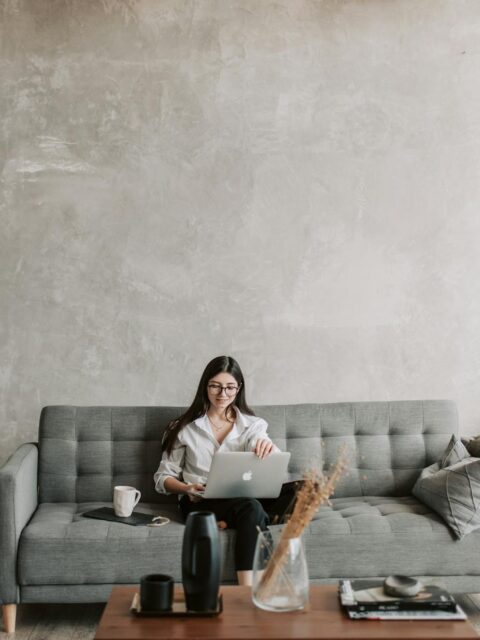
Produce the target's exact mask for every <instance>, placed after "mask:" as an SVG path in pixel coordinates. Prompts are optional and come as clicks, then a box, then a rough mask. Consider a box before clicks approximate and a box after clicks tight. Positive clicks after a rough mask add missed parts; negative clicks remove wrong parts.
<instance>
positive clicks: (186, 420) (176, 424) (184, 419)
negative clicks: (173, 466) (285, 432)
mask: <svg viewBox="0 0 480 640" xmlns="http://www.w3.org/2000/svg"><path fill="white" fill-rule="evenodd" d="M219 373H229V374H230V375H231V376H233V377H234V378H235V380H236V381H237V383H238V393H237V395H236V396H235V397H234V399H233V401H232V403H231V404H229V405H228V407H227V409H226V414H229V413H230V411H231V409H232V406H235V407H237V408H238V409H239V410H240V411H241V412H242V413H246V414H247V415H250V416H254V415H255V414H254V412H253V411H252V410H251V409H250V407H249V406H248V404H247V401H246V399H245V379H244V377H243V373H242V370H241V369H240V365H239V364H238V362H237V361H236V360H235V359H234V358H231V357H230V356H218V357H217V358H214V359H213V360H210V362H209V363H208V364H207V366H206V367H205V370H204V372H203V373H202V377H201V378H200V382H199V383H198V389H197V393H196V394H195V398H194V399H193V402H192V404H191V405H190V406H189V408H188V409H187V410H186V411H185V413H183V414H182V415H181V416H180V417H179V418H177V419H176V420H172V422H170V424H169V425H168V426H167V429H166V431H165V435H164V437H163V443H162V451H166V453H167V454H168V455H170V454H171V453H172V450H173V445H174V444H175V440H176V439H177V436H178V434H179V433H180V431H181V430H182V429H183V427H185V426H186V425H187V424H190V422H193V421H194V420H196V419H197V418H200V416H203V414H205V413H206V412H207V411H208V409H209V407H210V401H209V399H208V393H207V385H208V383H209V381H210V380H211V379H212V378H214V377H215V376H216V375H217V374H219Z"/></svg>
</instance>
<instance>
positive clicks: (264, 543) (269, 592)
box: [252, 531, 309, 611]
mask: <svg viewBox="0 0 480 640" xmlns="http://www.w3.org/2000/svg"><path fill="white" fill-rule="evenodd" d="M308 592H309V582H308V569H307V562H306V559H305V551H304V548H303V541H302V538H301V537H299V538H287V539H285V538H283V539H282V537H281V535H280V533H278V534H272V532H270V531H262V532H260V533H259V534H258V538H257V544H256V547H255V556H254V559H253V583H252V599H253V603H254V604H255V605H256V606H257V607H260V609H265V610H266V611H296V610H297V609H303V608H304V607H305V605H306V604H307V603H308Z"/></svg>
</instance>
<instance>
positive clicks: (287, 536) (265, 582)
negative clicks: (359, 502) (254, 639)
mask: <svg viewBox="0 0 480 640" xmlns="http://www.w3.org/2000/svg"><path fill="white" fill-rule="evenodd" d="M346 459H347V455H346V448H345V447H342V448H341V449H340V452H339V455H338V459H337V462H336V463H335V464H334V465H333V467H332V469H331V471H330V473H329V474H328V475H325V474H324V473H322V472H321V471H318V470H317V469H310V470H308V471H307V472H306V473H305V475H304V481H303V483H302V484H301V486H300V488H299V489H298V491H297V495H296V502H295V507H294V509H293V512H292V514H291V516H290V517H289V518H288V521H287V523H286V524H285V526H284V528H283V530H282V533H281V536H280V539H279V541H278V544H277V546H276V547H275V549H274V550H273V553H272V556H271V557H270V560H269V562H268V564H267V566H266V568H265V571H264V572H263V575H262V577H261V579H260V582H259V586H258V593H260V592H263V595H265V593H266V592H267V591H268V587H269V585H270V584H272V580H274V578H275V577H276V576H277V575H278V573H279V572H280V571H281V569H282V566H283V564H284V562H285V559H286V554H287V551H288V546H289V540H291V539H292V538H299V537H300V536H301V535H302V533H303V530H304V529H305V527H307V526H308V524H309V523H310V522H311V520H312V518H313V516H314V515H315V513H316V512H317V510H318V508H319V507H320V506H321V505H322V504H326V503H328V502H329V498H330V496H331V495H332V494H333V492H334V490H335V486H336V484H337V482H338V480H339V478H340V476H341V475H342V473H343V472H344V471H345V469H346V466H347V461H346Z"/></svg>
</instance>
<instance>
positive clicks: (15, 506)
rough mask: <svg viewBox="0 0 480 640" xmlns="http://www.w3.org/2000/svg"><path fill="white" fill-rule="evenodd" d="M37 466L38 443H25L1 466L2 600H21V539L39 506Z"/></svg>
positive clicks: (0, 538)
mask: <svg viewBox="0 0 480 640" xmlns="http://www.w3.org/2000/svg"><path fill="white" fill-rule="evenodd" d="M37 469H38V448H37V445H36V444H22V445H21V446H20V447H19V448H18V449H17V450H16V451H15V453H14V454H13V455H12V456H11V457H10V458H9V460H7V462H6V463H5V464H4V466H3V467H2V468H1V469H0V604H13V603H16V602H18V585H17V550H18V541H19V540H20V535H21V533H22V531H23V528H24V527H25V525H26V524H27V522H28V521H29V520H30V518H31V517H32V514H33V512H34V511H35V509H36V508H37V504H38V487H37Z"/></svg>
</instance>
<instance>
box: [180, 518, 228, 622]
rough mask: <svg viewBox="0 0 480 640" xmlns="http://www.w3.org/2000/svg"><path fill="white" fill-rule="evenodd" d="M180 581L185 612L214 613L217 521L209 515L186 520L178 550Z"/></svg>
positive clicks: (217, 571)
mask: <svg viewBox="0 0 480 640" xmlns="http://www.w3.org/2000/svg"><path fill="white" fill-rule="evenodd" d="M182 580H183V590H184V591H185V602H186V605H187V609H188V610H189V611H215V610H216V609H217V606H218V589H219V587H220V548H219V541H218V529H217V521H216V520H215V516H214V514H213V513H212V512H211V511H192V512H191V513H189V514H188V516H187V521H186V524H185V531H184V534H183V547H182Z"/></svg>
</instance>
